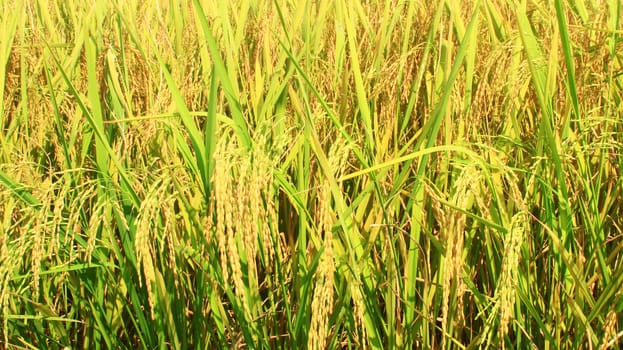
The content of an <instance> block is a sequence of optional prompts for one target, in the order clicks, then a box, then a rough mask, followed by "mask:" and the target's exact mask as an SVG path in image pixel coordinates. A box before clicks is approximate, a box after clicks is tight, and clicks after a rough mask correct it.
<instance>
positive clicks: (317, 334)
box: [307, 186, 335, 349]
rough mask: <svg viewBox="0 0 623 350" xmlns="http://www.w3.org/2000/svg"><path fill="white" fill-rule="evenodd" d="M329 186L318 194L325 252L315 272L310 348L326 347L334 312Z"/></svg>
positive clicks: (333, 270) (331, 221) (324, 187)
mask: <svg viewBox="0 0 623 350" xmlns="http://www.w3.org/2000/svg"><path fill="white" fill-rule="evenodd" d="M329 191H330V189H329V188H328V186H323V188H322V190H321V191H320V192H319V195H318V197H319V198H318V202H319V211H320V213H321V218H322V220H321V222H320V225H319V226H320V230H322V231H323V232H324V241H323V248H324V249H323V252H322V257H321V258H320V262H319V265H318V269H317V270H316V273H315V281H316V285H315V287H314V296H313V299H312V305H311V315H312V316H311V327H310V331H309V337H308V339H307V348H308V349H325V346H326V340H327V336H328V327H327V324H328V323H329V316H330V315H331V313H332V312H333V274H334V273H335V262H334V258H333V233H332V227H333V219H332V217H331V212H330V205H329V203H328V201H329V198H330V195H329Z"/></svg>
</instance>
